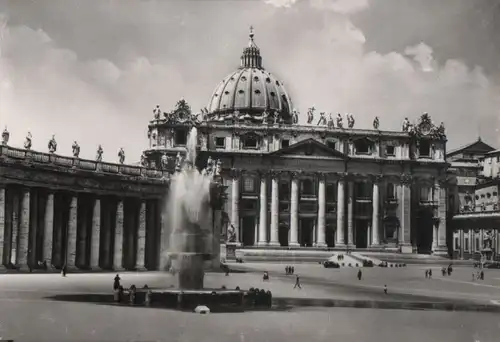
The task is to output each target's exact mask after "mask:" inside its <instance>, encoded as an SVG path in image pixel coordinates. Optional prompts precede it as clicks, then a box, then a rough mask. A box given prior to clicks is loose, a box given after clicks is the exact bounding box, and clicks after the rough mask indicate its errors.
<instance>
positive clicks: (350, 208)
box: [347, 181, 354, 247]
mask: <svg viewBox="0 0 500 342" xmlns="http://www.w3.org/2000/svg"><path fill="white" fill-rule="evenodd" d="M347 192H348V193H347V246H348V247H354V182H353V181H349V182H348V183H347Z"/></svg>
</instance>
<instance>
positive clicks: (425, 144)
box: [418, 140, 431, 157]
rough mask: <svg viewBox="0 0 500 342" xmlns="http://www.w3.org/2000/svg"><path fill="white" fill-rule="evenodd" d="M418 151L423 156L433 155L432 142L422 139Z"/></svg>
mask: <svg viewBox="0 0 500 342" xmlns="http://www.w3.org/2000/svg"><path fill="white" fill-rule="evenodd" d="M418 153H419V155H420V156H421V157H430V156H431V143H430V142H429V141H427V140H422V141H420V144H419V146H418Z"/></svg>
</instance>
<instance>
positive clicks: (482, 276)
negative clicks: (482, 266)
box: [479, 270, 484, 280]
mask: <svg viewBox="0 0 500 342" xmlns="http://www.w3.org/2000/svg"><path fill="white" fill-rule="evenodd" d="M479 275H480V276H481V280H484V271H483V270H481V273H480V274H479Z"/></svg>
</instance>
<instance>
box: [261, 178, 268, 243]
mask: <svg viewBox="0 0 500 342" xmlns="http://www.w3.org/2000/svg"><path fill="white" fill-rule="evenodd" d="M259 210H260V211H259V246H267V174H266V173H265V172H262V173H261V174H260V209H259Z"/></svg>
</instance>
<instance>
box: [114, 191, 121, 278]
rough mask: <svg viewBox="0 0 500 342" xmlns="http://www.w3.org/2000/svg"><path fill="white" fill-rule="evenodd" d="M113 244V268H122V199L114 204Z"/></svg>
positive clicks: (116, 269) (117, 269)
mask: <svg viewBox="0 0 500 342" xmlns="http://www.w3.org/2000/svg"><path fill="white" fill-rule="evenodd" d="M115 222H116V223H115V245H114V249H113V269H114V270H115V271H119V270H123V200H121V199H120V200H119V201H118V204H117V206H116V221H115Z"/></svg>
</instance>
